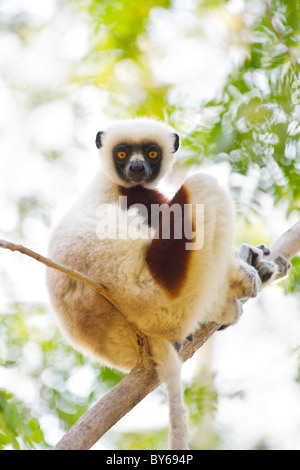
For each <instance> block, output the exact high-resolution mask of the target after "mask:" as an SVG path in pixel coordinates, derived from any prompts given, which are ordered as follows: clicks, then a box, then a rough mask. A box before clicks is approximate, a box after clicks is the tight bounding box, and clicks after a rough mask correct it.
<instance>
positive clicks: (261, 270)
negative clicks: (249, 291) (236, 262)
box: [239, 243, 291, 284]
mask: <svg viewBox="0 0 300 470" xmlns="http://www.w3.org/2000/svg"><path fill="white" fill-rule="evenodd" d="M269 254H270V250H269V248H267V247H266V246H265V245H258V246H257V247H255V246H252V245H248V244H246V243H244V244H243V245H242V246H241V249H240V252H239V256H240V258H241V259H242V260H243V261H245V262H246V263H248V264H250V265H251V266H253V267H254V268H255V269H256V270H257V272H258V274H259V277H260V279H261V282H262V284H266V283H267V282H268V283H270V282H272V281H274V280H275V279H278V278H279V277H283V276H285V275H286V274H287V272H288V270H289V268H290V266H291V264H290V262H289V261H288V260H287V259H286V258H285V257H284V256H281V255H279V256H278V257H277V258H276V259H275V261H267V260H264V259H263V256H264V255H269Z"/></svg>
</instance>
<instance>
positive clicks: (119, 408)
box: [0, 221, 300, 450]
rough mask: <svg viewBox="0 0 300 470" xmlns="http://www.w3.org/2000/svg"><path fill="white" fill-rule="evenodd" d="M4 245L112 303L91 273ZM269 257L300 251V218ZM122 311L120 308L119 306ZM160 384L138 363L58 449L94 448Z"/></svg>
mask: <svg viewBox="0 0 300 470" xmlns="http://www.w3.org/2000/svg"><path fill="white" fill-rule="evenodd" d="M0 247H2V248H7V249H10V250H12V251H19V252H21V253H23V254H25V255H27V256H30V257H32V258H34V259H36V260H37V261H40V262H42V263H43V264H46V265H47V266H48V267H51V268H54V269H57V270H59V271H61V272H64V273H65V274H67V275H69V276H71V277H74V278H75V279H77V280H79V281H81V282H84V283H85V284H87V285H89V286H90V287H92V288H93V289H95V290H96V291H97V292H99V293H100V294H101V295H104V296H105V297H106V298H108V300H109V301H110V303H112V302H111V300H110V298H109V297H108V295H107V293H106V292H105V289H106V288H105V286H99V285H98V284H96V283H95V282H94V281H92V280H91V279H89V278H88V277H87V276H84V275H83V274H81V273H79V272H78V271H75V270H73V269H70V268H68V267H66V266H63V265H59V264H58V263H55V262H53V261H52V260H49V259H48V258H45V257H43V256H41V255H39V254H37V253H35V252H33V251H31V250H29V249H27V248H25V247H23V246H21V245H15V244H14V243H10V242H7V241H4V240H0ZM270 251H271V253H270V255H268V257H266V258H268V259H270V260H275V259H276V258H277V256H278V255H283V256H285V257H286V258H287V259H289V260H291V259H292V258H293V257H294V256H296V255H297V253H298V252H300V221H299V222H297V223H296V224H295V225H294V226H293V227H291V228H290V229H289V230H288V231H287V232H285V233H283V234H282V235H281V236H280V237H279V238H278V239H277V240H276V241H275V242H274V243H273V244H272V245H271V246H270ZM118 310H119V309H118ZM218 328H219V325H217V324H216V323H212V322H211V323H207V324H205V325H202V326H201V328H200V329H199V330H198V331H197V332H196V333H195V335H194V340H193V341H186V343H185V344H184V347H183V350H182V352H181V354H180V356H181V358H182V360H183V362H185V361H186V360H187V359H189V358H190V357H192V356H193V354H194V353H195V352H196V351H197V350H198V349H199V348H200V347H201V346H202V345H203V344H204V343H205V342H206V341H207V340H208V339H209V338H210V337H211V336H212V335H213V334H214V333H215V331H216V330H217V329H218ZM158 385H159V379H158V377H157V374H156V371H155V369H151V370H149V369H146V368H145V367H143V366H142V365H137V366H136V367H135V368H133V369H132V370H131V372H130V373H129V374H128V375H127V376H126V377H125V378H124V379H123V380H122V381H121V382H120V383H119V384H118V385H117V386H116V387H114V388H113V389H112V390H111V391H110V392H109V393H107V394H106V395H105V396H104V397H103V398H102V399H101V400H99V401H98V402H97V403H96V404H95V405H94V406H93V407H92V408H91V409H90V410H89V411H87V412H86V413H85V414H84V415H83V416H82V417H81V418H80V419H79V420H78V421H77V422H76V423H75V424H74V425H73V426H72V428H71V429H70V430H69V431H68V432H67V433H66V434H65V435H64V437H63V438H62V439H61V440H60V441H59V442H58V444H57V445H56V447H55V449H56V450H88V449H90V448H91V447H92V446H93V445H94V444H95V443H96V442H97V441H98V440H99V439H100V438H101V437H102V436H103V435H104V434H105V433H106V432H107V431H108V430H109V429H110V428H111V427H112V426H113V425H114V424H116V423H117V422H118V421H119V420H120V419H121V418H122V417H123V416H125V415H126V414H127V413H128V412H129V411H130V410H131V409H132V408H133V407H134V406H135V405H137V404H138V403H139V402H140V401H141V400H142V399H143V398H145V397H146V396H147V395H148V394H149V393H150V392H151V391H153V390H154V389H155V388H156V387H157V386H158Z"/></svg>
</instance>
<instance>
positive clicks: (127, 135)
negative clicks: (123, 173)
mask: <svg viewBox="0 0 300 470" xmlns="http://www.w3.org/2000/svg"><path fill="white" fill-rule="evenodd" d="M145 141H146V142H153V143H155V144H156V145H157V146H159V147H160V149H161V158H160V167H159V171H158V173H157V175H155V178H152V179H151V181H147V180H145V181H142V182H141V183H139V184H141V185H142V186H144V187H148V188H151V187H154V186H156V185H157V183H158V182H159V181H160V179H161V178H162V177H165V176H166V175H167V174H168V172H169V171H170V169H171V168H172V165H173V163H174V161H175V157H174V153H175V152H176V151H177V149H178V147H179V137H178V135H177V134H176V133H175V131H174V130H173V129H172V127H171V126H169V125H167V124H165V123H163V122H160V121H158V120H155V119H149V118H136V119H129V120H122V121H116V122H114V123H112V124H110V125H108V126H107V128H106V129H105V130H104V131H100V132H98V134H97V137H96V145H97V147H98V148H99V153H100V159H101V165H102V171H103V172H104V173H105V175H106V176H107V177H108V178H109V179H110V180H112V181H113V182H114V183H116V184H119V185H122V186H125V187H131V186H133V185H134V183H133V182H129V181H125V180H124V179H123V178H122V177H120V175H119V174H118V172H117V170H116V167H115V163H114V157H113V152H114V149H115V148H116V147H117V146H118V145H120V144H133V145H135V146H137V145H139V144H142V143H143V142H145ZM143 160H144V157H143V155H142V154H141V153H140V152H137V153H133V154H132V156H131V157H130V159H129V161H130V162H134V161H143Z"/></svg>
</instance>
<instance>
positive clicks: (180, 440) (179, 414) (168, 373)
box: [150, 339, 188, 450]
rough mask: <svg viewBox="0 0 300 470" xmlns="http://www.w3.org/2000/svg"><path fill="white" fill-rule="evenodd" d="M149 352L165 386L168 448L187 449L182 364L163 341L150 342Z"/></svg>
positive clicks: (175, 353)
mask: <svg viewBox="0 0 300 470" xmlns="http://www.w3.org/2000/svg"><path fill="white" fill-rule="evenodd" d="M150 344H151V352H152V355H153V359H154V361H155V364H156V370H157V373H158V376H159V378H160V380H161V382H164V383H165V385H166V389H167V393H168V401H169V422H170V431H169V448H170V449H171V450H186V449H188V445H187V441H188V427H187V417H186V410H185V406H184V402H183V391H182V384H181V366H182V362H181V360H180V358H179V356H178V354H177V352H176V351H175V349H174V348H173V346H172V344H171V343H170V342H169V341H167V340H165V339H155V340H153V339H152V340H151V343H150Z"/></svg>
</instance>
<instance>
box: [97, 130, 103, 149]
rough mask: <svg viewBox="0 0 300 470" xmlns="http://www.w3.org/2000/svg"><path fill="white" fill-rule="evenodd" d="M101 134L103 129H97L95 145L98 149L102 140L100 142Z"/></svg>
mask: <svg viewBox="0 0 300 470" xmlns="http://www.w3.org/2000/svg"><path fill="white" fill-rule="evenodd" d="M102 134H103V131H99V132H98V133H97V135H96V146H97V148H98V149H99V148H100V147H102V142H101V135H102Z"/></svg>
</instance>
